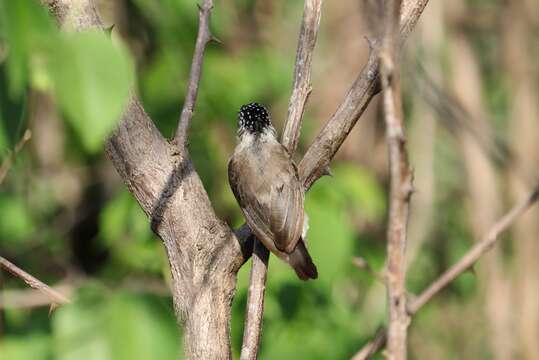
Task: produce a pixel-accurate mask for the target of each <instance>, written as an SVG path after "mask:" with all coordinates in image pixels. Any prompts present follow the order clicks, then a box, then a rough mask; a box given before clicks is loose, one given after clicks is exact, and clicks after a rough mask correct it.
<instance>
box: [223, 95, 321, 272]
mask: <svg viewBox="0 0 539 360" xmlns="http://www.w3.org/2000/svg"><path fill="white" fill-rule="evenodd" d="M237 138H238V142H237V145H236V148H235V149H234V152H233V154H232V156H231V157H230V160H229V162H228V180H229V183H230V187H231V189H232V192H233V193H234V196H235V198H236V200H237V202H238V204H239V205H240V208H241V211H242V213H243V215H244V217H245V219H246V221H247V224H248V225H249V227H250V228H251V231H252V232H253V234H254V235H255V236H256V237H257V239H258V240H260V242H261V243H262V244H263V245H264V246H265V247H266V248H267V249H268V250H270V251H271V252H272V253H273V254H275V255H276V256H277V257H278V258H280V259H281V260H283V261H285V262H286V263H288V264H289V265H290V266H291V267H292V268H293V269H294V271H295V272H296V274H297V276H298V277H299V278H300V279H301V280H309V279H316V278H317V277H318V271H317V269H316V266H315V264H314V263H313V260H312V258H311V256H310V255H309V252H308V251H307V246H306V232H307V228H308V218H307V215H306V214H305V212H304V191H303V185H302V183H301V181H300V179H299V175H298V170H297V168H296V165H295V164H294V162H293V160H292V157H291V155H290V154H289V152H288V151H287V149H286V148H285V147H284V146H283V145H282V144H281V143H280V142H279V141H278V139H277V132H276V130H275V128H274V127H273V125H272V123H271V119H270V116H269V113H268V111H267V109H266V108H265V107H264V106H262V105H260V104H258V103H250V104H246V105H243V106H241V108H240V111H239V112H238V130H237Z"/></svg>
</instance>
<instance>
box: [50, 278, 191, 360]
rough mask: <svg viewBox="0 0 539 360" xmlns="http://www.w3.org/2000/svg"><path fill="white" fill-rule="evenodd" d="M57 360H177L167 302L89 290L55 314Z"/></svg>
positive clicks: (176, 341) (176, 340) (173, 325)
mask: <svg viewBox="0 0 539 360" xmlns="http://www.w3.org/2000/svg"><path fill="white" fill-rule="evenodd" d="M53 316H54V317H53V332H54V339H55V348H54V351H55V353H54V355H55V357H54V358H55V359H59V360H71V359H77V360H78V359H84V360H93V359H95V360H107V359H111V360H112V359H114V360H124V359H125V360H128V359H129V360H139V359H140V360H143V359H164V360H167V359H177V358H178V355H179V353H180V347H179V343H180V341H179V339H180V334H179V332H178V328H177V325H176V322H175V320H174V319H175V318H174V314H173V312H172V309H171V307H170V304H168V302H165V303H163V302H162V300H159V299H156V298H154V297H150V296H141V295H133V294H128V293H110V292H109V293H107V294H106V296H105V294H104V293H103V291H102V289H99V288H96V289H93V288H85V289H82V291H80V292H79V296H78V297H77V298H76V301H75V302H74V303H72V304H70V305H65V306H62V307H60V308H59V309H58V310H56V311H55V313H54V315H53Z"/></svg>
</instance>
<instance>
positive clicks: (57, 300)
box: [0, 256, 71, 307]
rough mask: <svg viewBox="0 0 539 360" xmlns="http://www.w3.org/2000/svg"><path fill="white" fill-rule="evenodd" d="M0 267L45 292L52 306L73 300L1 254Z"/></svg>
mask: <svg viewBox="0 0 539 360" xmlns="http://www.w3.org/2000/svg"><path fill="white" fill-rule="evenodd" d="M0 267H1V268H3V269H4V270H6V271H9V272H10V273H11V274H13V275H14V276H16V277H18V278H19V279H21V280H22V281H24V282H25V283H26V284H27V285H28V286H30V287H31V288H32V289H36V290H39V291H41V292H42V293H43V294H45V295H47V296H48V297H49V300H50V301H49V303H50V304H51V306H52V307H54V306H55V305H63V304H68V303H70V302H71V300H69V299H68V298H67V297H65V296H64V295H62V294H60V293H59V292H58V291H56V290H54V289H53V288H51V287H50V286H48V285H47V284H45V283H44V282H42V281H40V280H38V279H36V278H35V277H33V276H32V275H30V274H28V273H27V272H26V271H24V270H23V269H21V268H19V267H18V266H17V265H15V264H13V263H12V262H10V261H8V260H7V259H6V258H4V257H2V256H0Z"/></svg>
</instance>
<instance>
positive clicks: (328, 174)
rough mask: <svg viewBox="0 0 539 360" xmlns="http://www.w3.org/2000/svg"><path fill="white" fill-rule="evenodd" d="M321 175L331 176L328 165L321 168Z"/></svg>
mask: <svg viewBox="0 0 539 360" xmlns="http://www.w3.org/2000/svg"><path fill="white" fill-rule="evenodd" d="M322 175H326V176H330V177H333V173H332V172H331V168H330V167H329V165H328V166H326V167H325V168H324V170H322Z"/></svg>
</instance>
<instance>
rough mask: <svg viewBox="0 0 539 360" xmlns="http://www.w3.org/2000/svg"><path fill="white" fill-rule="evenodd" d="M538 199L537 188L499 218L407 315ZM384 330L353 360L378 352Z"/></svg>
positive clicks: (485, 249) (468, 266) (475, 258)
mask: <svg viewBox="0 0 539 360" xmlns="http://www.w3.org/2000/svg"><path fill="white" fill-rule="evenodd" d="M538 199H539V186H537V187H536V188H535V189H534V190H533V191H532V192H531V194H530V195H529V196H528V197H526V199H524V200H523V201H522V202H520V203H518V204H517V205H515V206H514V207H513V208H512V209H511V210H510V211H509V212H508V213H507V214H505V215H504V216H503V217H502V218H501V219H499V220H498V221H497V222H496V223H495V224H494V225H493V226H492V227H491V228H490V231H488V232H487V234H486V235H485V236H484V237H483V238H482V239H481V241H479V242H478V243H476V244H475V245H474V246H473V247H472V248H471V249H470V250H468V252H467V253H466V254H464V256H463V257H461V258H460V260H459V261H458V262H457V263H455V264H454V265H453V266H451V267H450V268H449V269H447V270H446V271H445V272H444V273H443V274H442V275H440V277H438V278H437V279H436V280H435V281H433V282H432V283H431V284H430V285H429V286H428V287H427V288H426V289H425V290H423V292H421V294H419V295H418V296H417V298H415V299H414V300H413V301H411V302H410V305H409V306H408V310H407V311H408V315H409V316H413V315H414V314H416V313H417V312H418V311H419V309H421V307H423V306H424V305H425V304H426V303H427V302H429V301H430V300H431V299H432V298H433V297H434V296H435V295H436V294H438V293H439V292H440V291H441V290H442V289H443V288H445V287H446V286H447V285H449V284H450V283H451V282H452V281H453V280H455V279H456V278H457V277H458V276H459V275H461V274H462V273H463V272H466V271H467V270H468V269H471V268H472V267H473V265H474V264H475V263H476V262H477V261H478V260H479V259H480V258H481V256H483V255H484V254H486V253H487V252H488V251H489V250H490V249H492V247H493V246H494V245H495V244H496V242H497V241H498V240H499V236H500V234H502V233H503V232H504V231H506V230H507V229H509V228H510V227H511V225H513V224H514V223H515V222H516V221H517V220H518V219H519V218H520V216H522V215H523V214H524V213H525V212H526V211H527V210H529V209H530V207H531V206H532V205H534V204H535V203H536V202H537V200H538ZM386 337H387V331H385V330H382V331H379V332H378V333H377V334H376V336H375V337H374V339H373V340H371V341H370V342H368V343H367V344H365V346H363V348H362V349H361V350H360V351H359V352H358V353H357V354H356V355H355V356H354V357H353V360H364V359H368V358H370V357H371V356H372V355H373V354H375V353H376V352H377V351H379V350H380V349H381V348H382V347H383V346H384V344H385V342H386Z"/></svg>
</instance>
